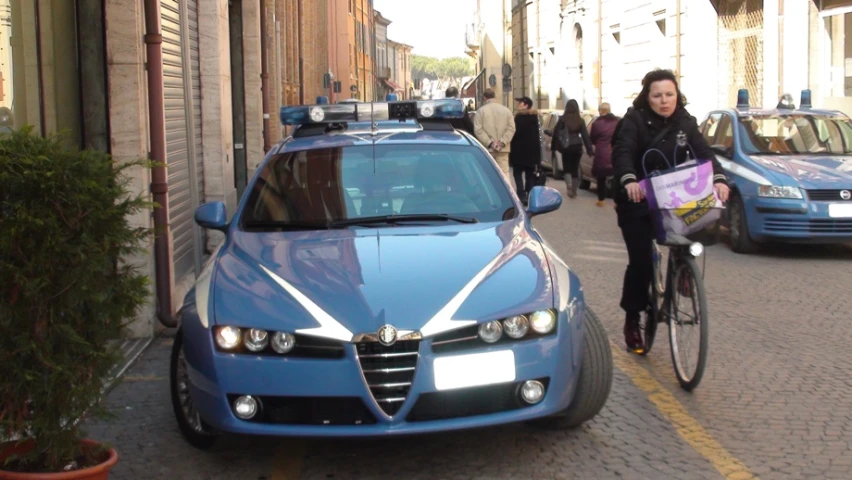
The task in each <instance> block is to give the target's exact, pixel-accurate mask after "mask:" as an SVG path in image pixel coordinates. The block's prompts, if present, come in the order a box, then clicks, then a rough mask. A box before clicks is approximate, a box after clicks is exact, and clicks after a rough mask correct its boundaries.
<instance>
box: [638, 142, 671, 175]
mask: <svg viewBox="0 0 852 480" xmlns="http://www.w3.org/2000/svg"><path fill="white" fill-rule="evenodd" d="M651 152H657V153H659V154H660V156H661V157H663V160H665V161H666V165H667V166H668V167H669V168H672V164H671V163H669V159H668V158H666V155H665V154H664V153H663V152H661V151H659V150H657V149H656V148H649V149H648V150H646V151H645V153H644V154H643V155H642V171H644V172H645V177H646V178H647V177H648V169H647V168H645V158H646V157H647V156H648V154H649V153H651Z"/></svg>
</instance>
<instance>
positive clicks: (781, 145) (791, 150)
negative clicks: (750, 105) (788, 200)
mask: <svg viewBox="0 0 852 480" xmlns="http://www.w3.org/2000/svg"><path fill="white" fill-rule="evenodd" d="M740 133H741V135H740V136H741V137H742V139H743V141H742V145H743V150H744V151H745V152H746V153H747V154H750V155H755V154H773V155H801V154H852V120H850V119H849V118H848V117H846V116H841V115H821V114H794V115H793V114H791V115H784V114H771V115H749V116H743V117H740Z"/></svg>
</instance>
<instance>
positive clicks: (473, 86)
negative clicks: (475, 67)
mask: <svg viewBox="0 0 852 480" xmlns="http://www.w3.org/2000/svg"><path fill="white" fill-rule="evenodd" d="M483 74H485V69H484V68H483V69H482V70H480V72H479V73H477V74H476V76H475V77H473V78H471V79H470V80H468V82H467V83H465V84H464V85H463V86H462V88H461V92H460V96H462V97H476V81H477V80H479V77H481V76H482V75H483ZM468 90H470V91H468Z"/></svg>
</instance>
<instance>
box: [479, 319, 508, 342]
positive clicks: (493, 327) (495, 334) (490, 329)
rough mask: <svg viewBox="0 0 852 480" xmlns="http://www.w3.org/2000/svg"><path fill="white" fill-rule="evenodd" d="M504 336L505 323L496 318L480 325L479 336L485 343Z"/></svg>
mask: <svg viewBox="0 0 852 480" xmlns="http://www.w3.org/2000/svg"><path fill="white" fill-rule="evenodd" d="M502 336H503V325H502V324H501V323H500V322H499V321H497V320H494V321H493V322H488V323H483V324H482V325H480V326H479V338H481V339H482V341H483V342H485V343H494V342H496V341H497V340H500V337H502Z"/></svg>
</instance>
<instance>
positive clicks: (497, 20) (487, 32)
mask: <svg viewBox="0 0 852 480" xmlns="http://www.w3.org/2000/svg"><path fill="white" fill-rule="evenodd" d="M515 2H516V0H476V10H475V11H474V12H473V22H471V23H470V25H468V27H467V29H466V30H465V45H466V47H467V49H466V53H467V54H468V55H469V56H470V57H472V58H473V59H474V60H475V62H476V69H477V72H476V75H475V77H474V78H473V79H472V80H469V81H468V83H466V84H464V85H463V86H462V89H461V90H462V91H461V94H462V96H463V97H473V98H476V103H477V105H478V104H480V103H481V101H482V92H483V91H484V90H485V89H486V88H492V89H494V92H495V93H496V99H497V100H498V101H499V102H501V103H503V104H504V105H507V106H512V105H514V102H513V100H512V72H511V71H510V70H511V67H512V58H511V56H512V28H511V22H512V5H513V3H515Z"/></svg>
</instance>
